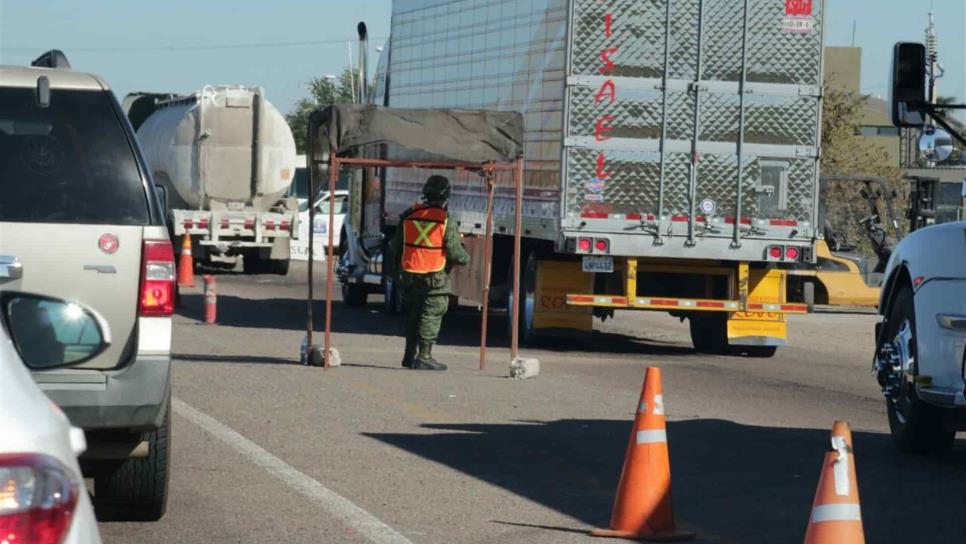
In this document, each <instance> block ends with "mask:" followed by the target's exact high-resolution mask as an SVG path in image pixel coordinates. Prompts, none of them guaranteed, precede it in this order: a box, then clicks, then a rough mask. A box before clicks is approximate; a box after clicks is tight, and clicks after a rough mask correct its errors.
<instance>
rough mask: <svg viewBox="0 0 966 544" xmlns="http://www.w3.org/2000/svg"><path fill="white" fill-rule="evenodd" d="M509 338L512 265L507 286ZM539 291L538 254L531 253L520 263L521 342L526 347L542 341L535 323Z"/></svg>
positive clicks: (508, 336)
mask: <svg viewBox="0 0 966 544" xmlns="http://www.w3.org/2000/svg"><path fill="white" fill-rule="evenodd" d="M507 287H508V288H507V306H506V307H507V329H506V330H507V338H508V339H509V338H510V337H511V336H510V335H511V332H512V330H513V316H512V315H511V313H510V311H511V309H512V308H513V268H512V265H511V268H510V273H509V274H508V285H507ZM536 291H537V254H536V252H532V251H531V252H530V253H529V254H526V255H524V257H523V260H522V262H521V263H520V327H519V336H518V339H519V342H520V344H521V345H524V346H533V345H535V344H537V343H538V342H539V340H540V338H539V335H538V334H537V329H536V326H535V323H534V317H535V313H536Z"/></svg>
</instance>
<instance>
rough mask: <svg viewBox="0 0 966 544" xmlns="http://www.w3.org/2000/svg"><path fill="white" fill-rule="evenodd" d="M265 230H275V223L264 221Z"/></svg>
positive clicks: (269, 220)
mask: <svg viewBox="0 0 966 544" xmlns="http://www.w3.org/2000/svg"><path fill="white" fill-rule="evenodd" d="M265 230H275V221H272V220H271V219H266V220H265Z"/></svg>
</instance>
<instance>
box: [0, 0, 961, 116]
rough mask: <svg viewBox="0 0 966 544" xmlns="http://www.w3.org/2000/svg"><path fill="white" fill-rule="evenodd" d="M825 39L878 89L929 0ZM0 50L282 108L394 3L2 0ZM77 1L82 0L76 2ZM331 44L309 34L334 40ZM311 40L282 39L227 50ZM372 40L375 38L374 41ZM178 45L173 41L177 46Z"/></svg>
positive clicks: (384, 26)
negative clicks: (847, 48)
mask: <svg viewBox="0 0 966 544" xmlns="http://www.w3.org/2000/svg"><path fill="white" fill-rule="evenodd" d="M774 1H776V2H780V1H781V0H774ZM931 1H932V2H933V3H934V4H935V9H936V10H937V12H939V14H940V16H939V17H938V23H939V33H940V44H941V48H942V49H941V52H942V54H943V64H945V66H946V68H947V76H946V79H945V80H944V81H943V82H942V83H941V89H940V90H941V92H942V94H952V95H956V96H958V97H960V98H966V36H964V35H966V7H964V2H963V0H931ZM828 2H829V4H828V5H829V11H828V17H827V22H828V30H829V31H828V34H827V37H826V42H827V43H828V44H829V45H849V44H850V43H851V41H852V22H853V21H856V22H857V33H856V45H858V46H861V47H863V49H864V51H863V59H862V61H863V70H862V83H863V88H864V89H863V90H864V91H865V92H869V93H873V94H881V95H885V94H886V93H887V89H886V78H887V72H888V65H889V59H890V57H891V49H892V45H893V44H894V43H895V42H896V41H899V40H915V41H922V39H923V32H924V28H925V25H926V20H927V19H926V13H927V11H928V9H929V5H930V0H828ZM0 5H2V16H0V17H2V19H0V55H2V58H0V60H2V62H3V63H8V64H21V63H26V62H28V61H29V60H30V59H32V58H34V57H35V56H36V55H37V54H39V53H41V52H42V51H43V50H46V49H49V48H51V47H59V48H62V49H64V50H65V51H66V52H67V54H68V56H69V58H70V60H71V62H72V63H73V64H74V66H75V67H77V68H78V69H83V70H85V71H91V72H95V73H98V74H101V75H102V76H104V77H105V78H106V79H107V81H108V82H109V83H110V84H111V85H112V86H113V87H114V89H115V92H116V93H117V94H118V96H119V98H120V97H123V95H124V94H126V93H127V92H129V91H133V90H149V91H189V90H192V89H196V88H199V87H200V86H202V85H204V84H221V83H225V84H253V85H261V86H263V87H265V88H266V91H267V93H268V97H269V99H270V100H272V101H273V102H274V103H275V104H276V105H277V106H279V108H280V109H282V110H283V111H287V110H288V109H289V108H290V107H291V105H292V104H293V103H294V102H295V100H297V99H298V98H299V97H300V96H303V95H304V94H305V90H304V83H305V82H306V81H307V80H309V79H310V78H311V77H313V76H318V75H324V74H331V73H335V72H338V71H339V70H340V69H341V68H342V67H343V66H345V65H346V63H347V61H348V58H347V56H348V53H347V50H346V40H352V39H354V34H355V24H356V23H357V22H358V21H360V20H365V21H366V22H367V23H368V25H369V29H370V35H371V36H373V37H374V38H385V37H386V36H388V33H389V13H390V5H391V1H390V0H352V1H345V0H315V1H305V0H272V1H270V2H266V1H264V0H261V1H258V2H254V1H250V0H233V1H228V0H205V1H198V0H194V1H190V2H189V1H187V0H166V1H164V2H142V1H138V0H133V1H132V0H127V1H123V2H122V1H121V0H0ZM80 6H83V8H81V7H80ZM329 41H332V42H334V43H316V42H329ZM290 42H313V43H309V44H305V45H299V46H288V47H279V46H274V47H233V48H223V47H219V46H226V45H228V46H234V45H251V44H255V45H265V44H279V43H290ZM375 45H376V44H373V47H375ZM172 48H174V49H172Z"/></svg>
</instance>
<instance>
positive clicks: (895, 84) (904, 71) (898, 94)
mask: <svg viewBox="0 0 966 544" xmlns="http://www.w3.org/2000/svg"><path fill="white" fill-rule="evenodd" d="M891 79H892V86H891V88H890V91H891V92H890V96H889V102H890V103H891V104H892V123H893V124H894V125H895V126H897V127H900V128H901V127H921V126H923V125H924V124H926V115H925V111H924V109H923V106H924V105H925V104H926V103H927V102H928V95H927V93H926V46H925V45H923V44H921V43H908V42H900V43H897V44H896V46H895V49H894V50H893V56H892V78H891Z"/></svg>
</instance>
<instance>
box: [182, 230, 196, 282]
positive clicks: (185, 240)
mask: <svg viewBox="0 0 966 544" xmlns="http://www.w3.org/2000/svg"><path fill="white" fill-rule="evenodd" d="M194 286H195V260H194V257H192V256H191V236H189V235H188V234H187V233H185V235H184V236H182V237H181V258H180V259H178V287H194Z"/></svg>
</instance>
